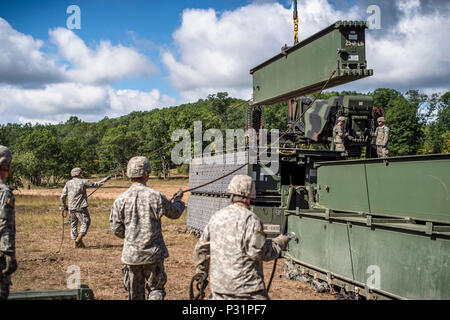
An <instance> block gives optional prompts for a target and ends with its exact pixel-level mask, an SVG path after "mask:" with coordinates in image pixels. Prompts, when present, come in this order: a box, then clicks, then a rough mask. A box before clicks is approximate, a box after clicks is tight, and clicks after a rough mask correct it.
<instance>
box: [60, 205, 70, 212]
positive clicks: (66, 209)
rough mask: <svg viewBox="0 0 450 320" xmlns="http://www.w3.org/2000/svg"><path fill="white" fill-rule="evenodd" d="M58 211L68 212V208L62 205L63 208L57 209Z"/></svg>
mask: <svg viewBox="0 0 450 320" xmlns="http://www.w3.org/2000/svg"><path fill="white" fill-rule="evenodd" d="M59 210H61V211H62V210H64V211H68V210H69V208H68V207H67V206H66V205H64V206H62V207H59Z"/></svg>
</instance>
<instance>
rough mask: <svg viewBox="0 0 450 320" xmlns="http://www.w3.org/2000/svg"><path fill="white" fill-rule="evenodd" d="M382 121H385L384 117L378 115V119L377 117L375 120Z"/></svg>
mask: <svg viewBox="0 0 450 320" xmlns="http://www.w3.org/2000/svg"><path fill="white" fill-rule="evenodd" d="M380 121H381V122H383V123H385V122H386V120H385V119H384V117H379V118H378V119H377V122H380Z"/></svg>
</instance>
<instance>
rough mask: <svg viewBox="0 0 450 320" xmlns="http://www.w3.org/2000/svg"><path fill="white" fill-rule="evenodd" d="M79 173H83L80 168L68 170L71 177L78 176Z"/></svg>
mask: <svg viewBox="0 0 450 320" xmlns="http://www.w3.org/2000/svg"><path fill="white" fill-rule="evenodd" d="M80 173H83V170H81V168H73V169H72V170H71V171H70V176H71V177H72V178H73V177H76V176H78V175H79V174H80Z"/></svg>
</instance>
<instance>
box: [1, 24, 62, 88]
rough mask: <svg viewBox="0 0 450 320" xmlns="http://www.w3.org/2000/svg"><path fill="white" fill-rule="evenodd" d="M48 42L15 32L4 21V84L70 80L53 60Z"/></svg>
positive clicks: (2, 54) (2, 61)
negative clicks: (47, 54)
mask: <svg viewBox="0 0 450 320" xmlns="http://www.w3.org/2000/svg"><path fill="white" fill-rule="evenodd" d="M43 45H44V42H43V41H41V40H37V39H34V38H33V37H31V36H29V35H25V34H23V33H20V32H18V31H16V30H14V29H13V28H12V27H11V25H10V24H9V23H8V22H7V21H6V20H4V19H2V18H0V83H2V82H3V83H9V84H19V85H23V84H26V85H30V84H31V85H36V84H42V83H53V82H61V81H65V80H66V75H65V74H64V68H63V67H58V66H57V65H56V63H55V62H54V61H52V60H51V59H49V57H48V56H46V54H44V52H42V50H41V49H42V46H43Z"/></svg>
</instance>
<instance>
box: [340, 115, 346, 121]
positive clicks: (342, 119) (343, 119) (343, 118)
mask: <svg viewBox="0 0 450 320" xmlns="http://www.w3.org/2000/svg"><path fill="white" fill-rule="evenodd" d="M345 120H347V119H346V118H345V117H342V116H341V117H339V118H338V121H345Z"/></svg>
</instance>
